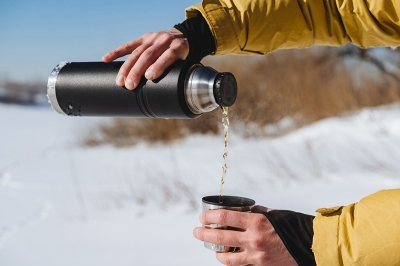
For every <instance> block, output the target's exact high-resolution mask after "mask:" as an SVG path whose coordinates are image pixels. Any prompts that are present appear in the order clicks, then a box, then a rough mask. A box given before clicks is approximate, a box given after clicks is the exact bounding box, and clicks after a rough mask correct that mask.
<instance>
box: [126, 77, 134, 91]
mask: <svg viewBox="0 0 400 266" xmlns="http://www.w3.org/2000/svg"><path fill="white" fill-rule="evenodd" d="M125 87H126V88H127V89H130V90H133V89H134V88H135V87H136V84H135V82H133V80H131V79H127V80H126V81H125Z"/></svg>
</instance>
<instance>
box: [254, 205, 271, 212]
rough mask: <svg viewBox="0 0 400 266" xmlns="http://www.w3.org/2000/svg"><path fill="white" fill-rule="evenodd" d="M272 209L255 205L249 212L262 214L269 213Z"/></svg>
mask: <svg viewBox="0 0 400 266" xmlns="http://www.w3.org/2000/svg"><path fill="white" fill-rule="evenodd" d="M272 210H274V209H271V208H267V207H264V206H261V205H256V206H254V207H253V208H252V209H251V212H255V213H262V212H269V211H272Z"/></svg>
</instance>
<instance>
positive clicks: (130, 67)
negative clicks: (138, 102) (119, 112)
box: [102, 28, 189, 90]
mask: <svg viewBox="0 0 400 266" xmlns="http://www.w3.org/2000/svg"><path fill="white" fill-rule="evenodd" d="M127 54H130V55H129V57H128V59H127V60H126V61H125V62H124V64H123V65H122V66H121V68H120V70H119V72H118V75H117V78H116V83H117V85H118V86H125V87H126V88H127V89H130V90H133V89H134V88H136V86H137V85H138V84H139V82H140V79H141V78H142V76H143V75H145V77H146V79H148V80H154V79H156V78H158V77H160V76H161V74H162V73H163V72H164V71H165V69H167V68H168V67H169V66H170V65H172V63H174V62H175V61H177V60H180V59H181V60H184V59H186V57H187V56H188V54H189V43H188V41H187V39H186V38H185V37H184V35H183V34H182V32H180V31H179V30H177V29H175V28H172V29H170V30H166V31H159V32H152V33H146V34H145V35H143V36H142V37H140V38H138V39H135V40H133V41H130V42H128V43H126V44H124V45H121V46H120V47H118V48H117V49H115V50H113V51H111V52H109V53H108V54H106V55H104V56H103V58H102V59H103V61H104V62H106V63H108V62H111V61H113V60H115V59H117V58H120V57H122V56H125V55H127Z"/></svg>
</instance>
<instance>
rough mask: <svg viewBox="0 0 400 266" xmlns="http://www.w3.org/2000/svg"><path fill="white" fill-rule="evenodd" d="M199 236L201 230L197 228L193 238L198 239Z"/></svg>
mask: <svg viewBox="0 0 400 266" xmlns="http://www.w3.org/2000/svg"><path fill="white" fill-rule="evenodd" d="M198 235H199V229H198V228H195V229H194V230H193V236H194V237H195V238H198Z"/></svg>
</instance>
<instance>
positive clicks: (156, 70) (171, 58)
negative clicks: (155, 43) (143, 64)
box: [145, 39, 189, 80]
mask: <svg viewBox="0 0 400 266" xmlns="http://www.w3.org/2000/svg"><path fill="white" fill-rule="evenodd" d="M188 54H189V44H188V42H187V40H186V39H175V40H174V41H173V42H172V43H171V45H170V46H169V48H168V49H167V50H166V51H165V52H163V54H162V55H160V57H159V58H158V59H157V60H156V61H155V62H154V63H153V64H152V65H151V66H149V67H148V68H147V70H146V72H145V76H146V78H147V79H148V80H153V79H156V78H158V77H160V76H161V75H162V73H164V71H165V70H166V69H167V68H168V67H169V66H170V65H172V64H173V63H174V62H175V61H177V60H179V59H181V60H185V59H186V58H187V56H188Z"/></svg>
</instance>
